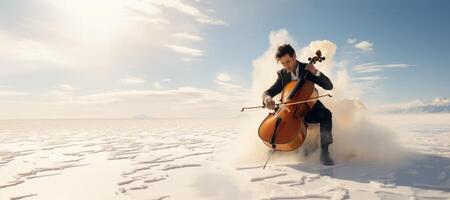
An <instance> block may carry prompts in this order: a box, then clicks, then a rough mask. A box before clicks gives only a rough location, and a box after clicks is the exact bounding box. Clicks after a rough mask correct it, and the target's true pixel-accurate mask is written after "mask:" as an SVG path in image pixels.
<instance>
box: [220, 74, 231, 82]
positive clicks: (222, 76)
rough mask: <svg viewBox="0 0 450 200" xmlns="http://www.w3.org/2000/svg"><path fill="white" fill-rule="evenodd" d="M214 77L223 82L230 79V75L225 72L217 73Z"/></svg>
mask: <svg viewBox="0 0 450 200" xmlns="http://www.w3.org/2000/svg"><path fill="white" fill-rule="evenodd" d="M216 79H217V80H219V81H223V82H228V81H231V76H230V75H229V74H227V73H217V76H216Z"/></svg>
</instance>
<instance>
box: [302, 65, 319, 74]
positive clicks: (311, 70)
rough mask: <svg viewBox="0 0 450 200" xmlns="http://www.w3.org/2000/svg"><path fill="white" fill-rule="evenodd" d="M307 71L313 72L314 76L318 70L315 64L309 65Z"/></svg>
mask: <svg viewBox="0 0 450 200" xmlns="http://www.w3.org/2000/svg"><path fill="white" fill-rule="evenodd" d="M305 69H306V70H308V71H309V72H311V73H312V74H316V73H317V69H316V67H314V65H313V64H307V65H306V67H305Z"/></svg>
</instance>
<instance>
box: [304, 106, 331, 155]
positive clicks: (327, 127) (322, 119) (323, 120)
mask: <svg viewBox="0 0 450 200" xmlns="http://www.w3.org/2000/svg"><path fill="white" fill-rule="evenodd" d="M331 115H332V114H331V112H330V110H328V109H327V108H326V107H325V106H324V105H323V104H322V102H320V101H318V102H316V104H315V105H314V107H313V108H312V109H311V111H309V112H308V114H306V116H305V122H307V123H320V145H321V147H322V148H324V147H328V145H329V144H331V143H333V137H332V135H331V128H332V126H333V124H332V120H331V119H332V117H331Z"/></svg>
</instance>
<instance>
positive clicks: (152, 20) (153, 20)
mask: <svg viewBox="0 0 450 200" xmlns="http://www.w3.org/2000/svg"><path fill="white" fill-rule="evenodd" d="M127 19H128V20H130V21H135V22H144V23H149V24H169V21H168V20H166V19H164V18H149V17H144V16H132V17H128V18H127Z"/></svg>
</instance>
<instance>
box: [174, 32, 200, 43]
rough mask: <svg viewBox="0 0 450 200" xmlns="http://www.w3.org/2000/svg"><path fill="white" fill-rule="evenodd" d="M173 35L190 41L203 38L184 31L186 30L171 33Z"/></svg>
mask: <svg viewBox="0 0 450 200" xmlns="http://www.w3.org/2000/svg"><path fill="white" fill-rule="evenodd" d="M173 36H174V37H176V38H181V39H186V40H192V41H201V40H203V38H202V37H200V36H198V35H194V34H190V33H186V32H183V33H175V34H173Z"/></svg>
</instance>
